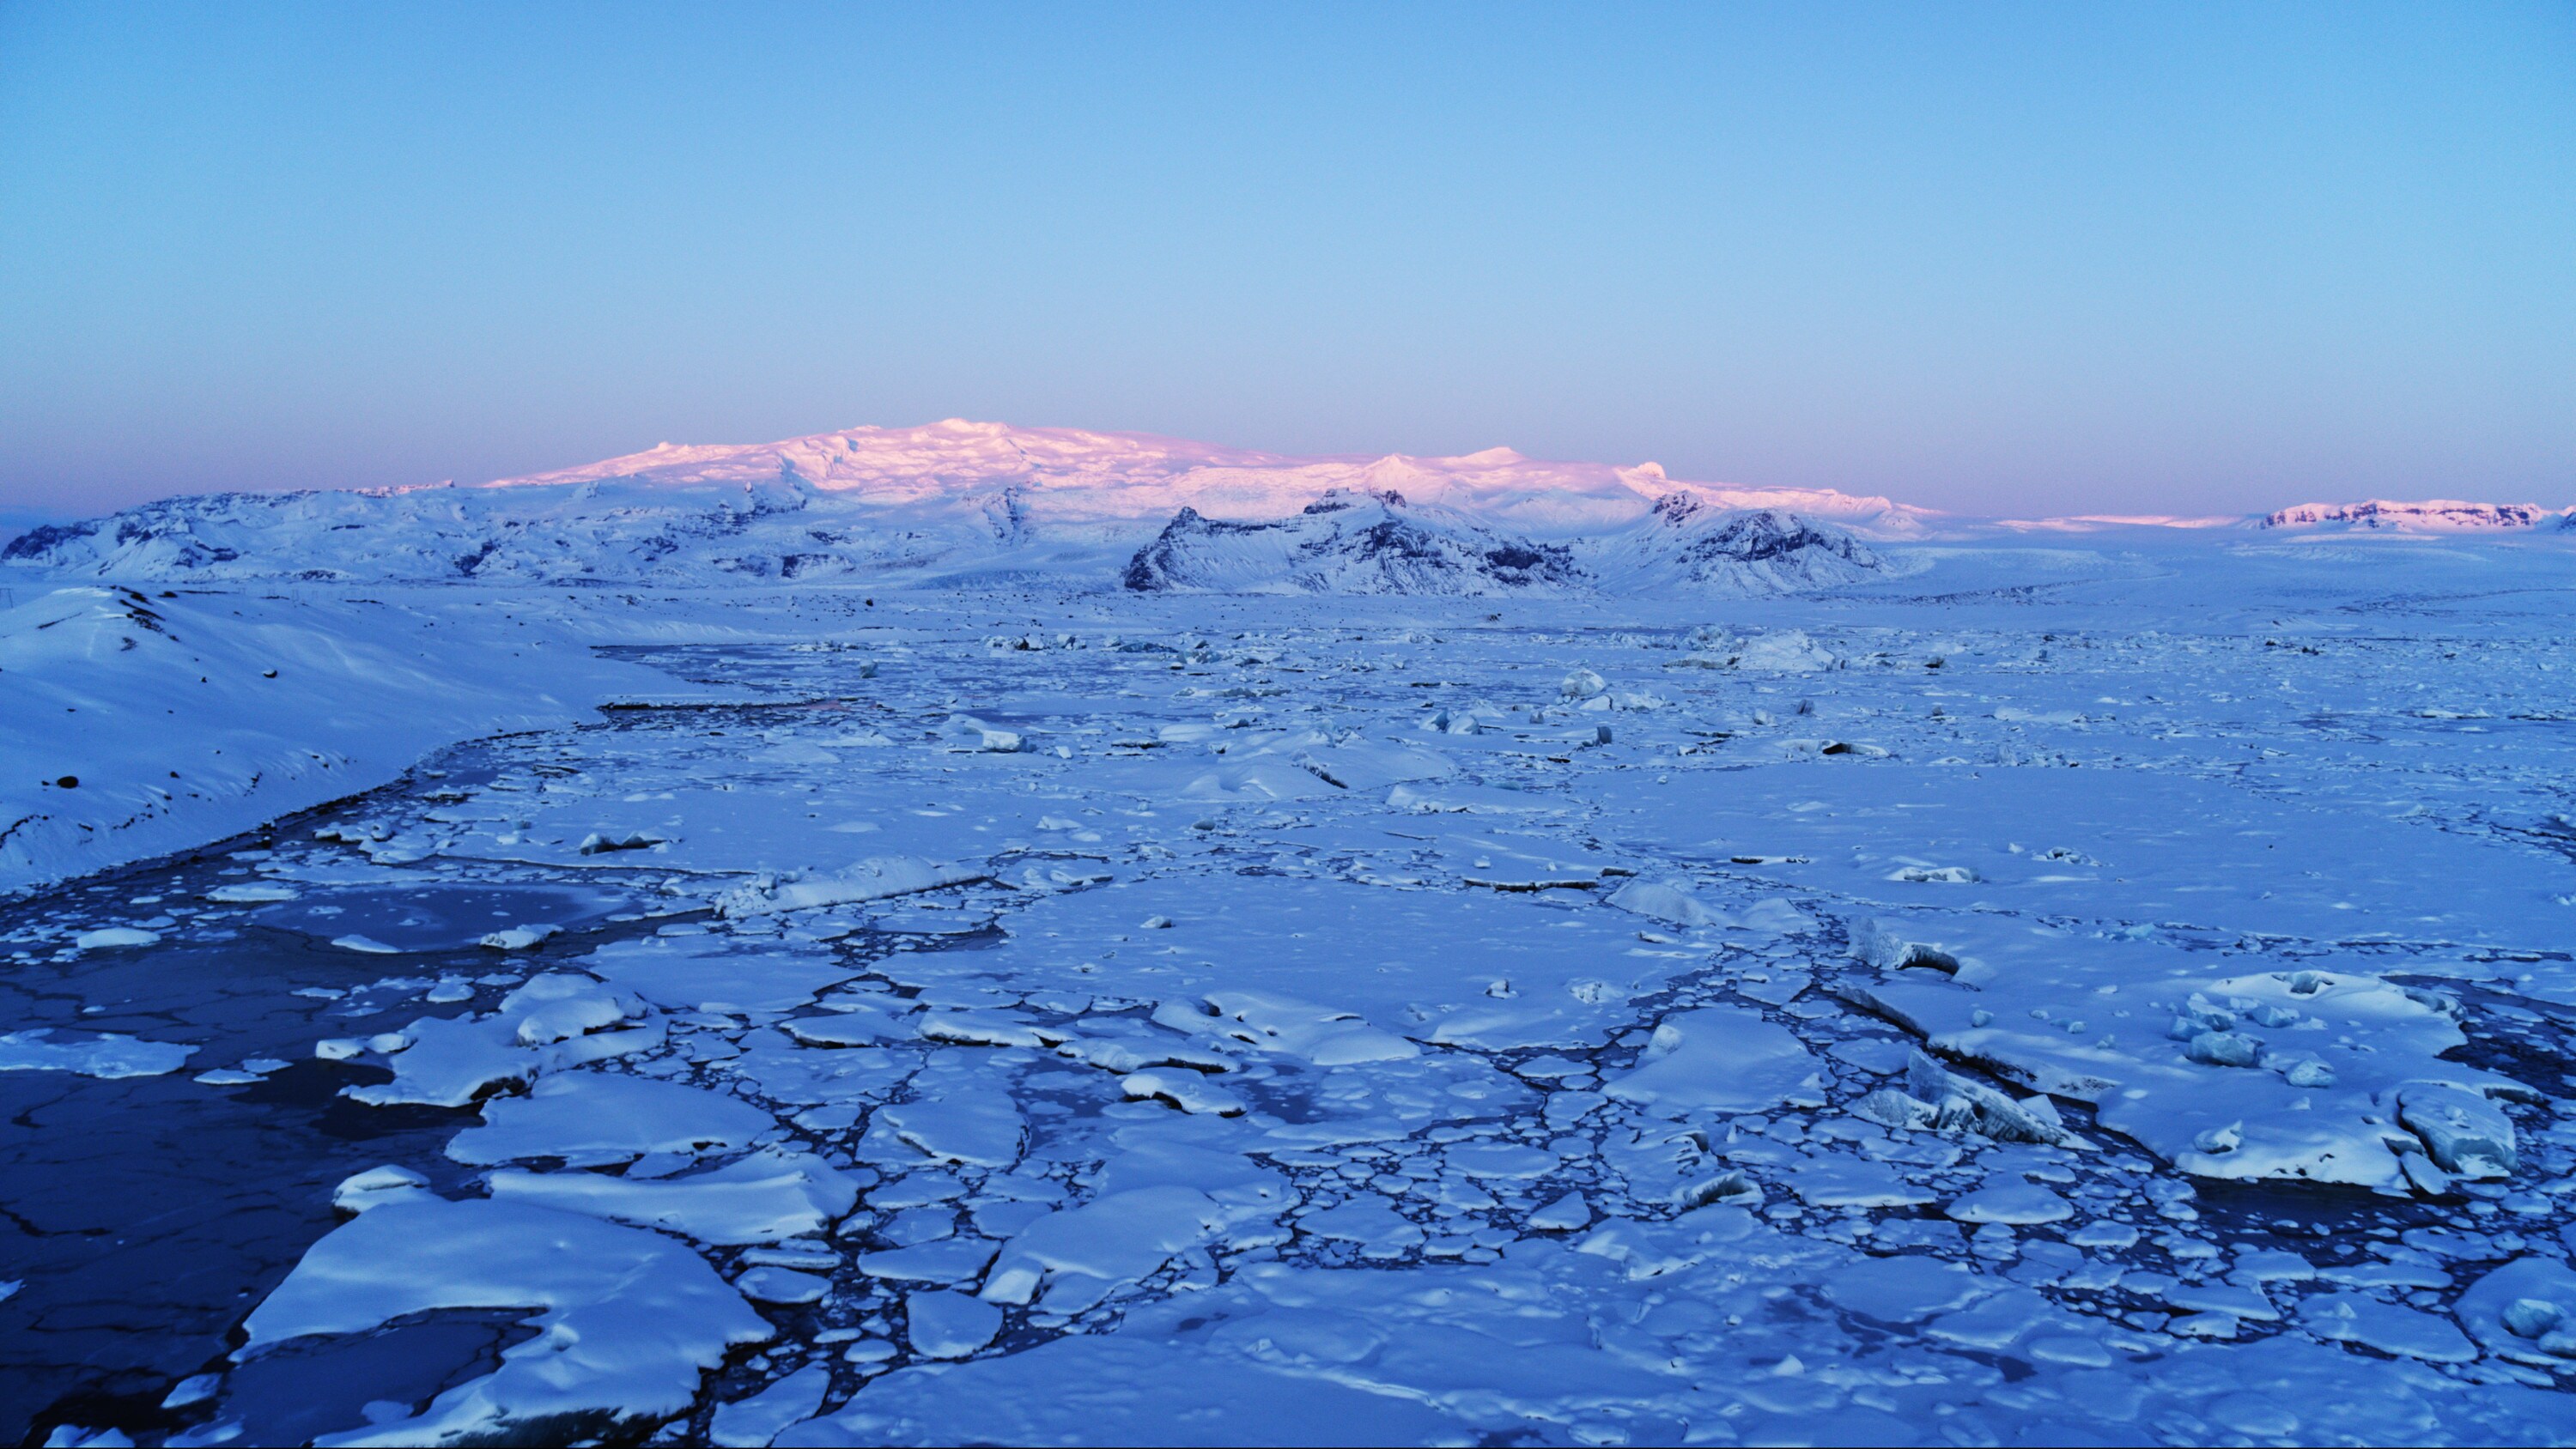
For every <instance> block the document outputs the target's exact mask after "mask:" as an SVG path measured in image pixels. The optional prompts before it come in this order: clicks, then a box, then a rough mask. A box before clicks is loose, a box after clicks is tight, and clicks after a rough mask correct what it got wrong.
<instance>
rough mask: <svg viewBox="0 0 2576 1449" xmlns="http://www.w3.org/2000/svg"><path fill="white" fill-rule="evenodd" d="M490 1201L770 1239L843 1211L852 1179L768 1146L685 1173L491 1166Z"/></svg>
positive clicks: (710, 1236)
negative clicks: (639, 1175)
mask: <svg viewBox="0 0 2576 1449" xmlns="http://www.w3.org/2000/svg"><path fill="white" fill-rule="evenodd" d="M491 1191H492V1196H493V1198H494V1199H495V1200H498V1201H508V1202H524V1203H533V1204H536V1205H538V1206H542V1207H548V1208H557V1209H561V1210H563V1211H566V1212H576V1213H586V1214H589V1215H590V1216H593V1217H602V1218H609V1219H613V1220H615V1221H618V1222H625V1223H634V1224H637V1225H639V1226H644V1227H654V1228H660V1229H662V1230H664V1231H666V1232H673V1233H678V1234H680V1235H681V1236H683V1237H688V1238H695V1239H697V1240H698V1241H700V1242H703V1243H775V1242H778V1241H781V1240H782V1239H786V1238H795V1237H803V1236H805V1235H807V1234H809V1233H813V1232H815V1231H817V1230H819V1229H821V1228H822V1227H823V1226H824V1225H825V1224H827V1223H829V1222H831V1221H832V1220H834V1219H836V1218H838V1217H840V1216H841V1215H842V1214H844V1213H846V1212H848V1211H849V1210H850V1207H851V1205H852V1204H853V1203H855V1202H857V1201H858V1195H859V1194H858V1187H857V1185H856V1184H854V1183H852V1182H851V1181H850V1180H849V1179H848V1178H847V1177H845V1176H843V1175H842V1174H841V1173H840V1172H839V1171H837V1170H835V1169H834V1168H833V1167H832V1166H831V1165H830V1164H828V1163H826V1162H824V1161H823V1160H822V1159H821V1158H819V1157H816V1156H814V1155H813V1154H811V1153H804V1152H783V1151H779V1150H776V1149H771V1150H767V1151H762V1152H755V1153H753V1154H751V1155H750V1156H748V1157H745V1158H743V1159H741V1160H740V1161H737V1162H731V1163H727V1164H725V1165H724V1166H722V1167H718V1168H715V1169H713V1170H711V1171H708V1172H702V1173H699V1174H697V1175H696V1176H693V1177H680V1178H664V1179H659V1180H655V1181H647V1182H637V1181H634V1180H631V1179H628V1178H618V1177H606V1176H603V1175H601V1174H599V1173H595V1172H546V1173H537V1172H521V1171H517V1170H515V1169H504V1170H503V1171H500V1172H496V1173H493V1174H492V1178H491Z"/></svg>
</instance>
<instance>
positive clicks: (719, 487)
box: [0, 420, 1933, 593]
mask: <svg viewBox="0 0 2576 1449" xmlns="http://www.w3.org/2000/svg"><path fill="white" fill-rule="evenodd" d="M1790 509H1794V510H1796V512H1795V514H1794V515H1793V514H1791V513H1789V512H1786V511H1784V510H1790ZM1748 510H1749V511H1748ZM1932 516H1933V515H1931V514H1929V513H1928V512H1926V511H1925V510H1921V509H1912V508H1906V507H1903V506H1901V505H1898V504H1894V503H1891V502H1889V501H1888V500H1886V499H1884V498H1860V497H1854V496H1851V495H1848V494H1842V493H1834V492H1830V491H1820V490H1794V489H1728V488H1722V487H1718V486H1715V485H1710V484H1700V483H1690V482H1682V481H1676V480H1673V479H1670V478H1667V477H1666V476H1665V475H1664V471H1663V469H1662V468H1661V467H1660V466H1658V465H1656V464H1653V463H1644V464H1639V465H1638V466H1636V467H1633V468H1617V467H1612V466H1609V465H1607V464H1598V463H1555V462H1541V461H1535V460H1532V459H1527V458H1523V457H1522V456H1520V455H1519V454H1517V453H1514V452H1512V451H1511V450H1509V449H1504V448H1496V449H1489V450H1487V451H1485V452H1481V453H1473V454H1469V455H1466V456H1464V457H1457V458H1411V457H1403V456H1387V457H1381V458H1360V457H1343V458H1294V457H1285V456H1281V455H1277V454H1270V453H1259V452H1252V451H1248V450H1243V449H1229V448H1220V447H1215V446H1212V445H1209V444H1203V443H1192V442H1185V441H1181V440H1178V439H1171V438H1158V437H1151V436H1147V435H1143V434H1127V433H1092V432H1082V431H1077V430H1072V429H1059V428H1011V427H1005V426H1003V425H1000V424H995V423H969V422H960V421H953V420H952V421H949V422H944V423H934V424H931V425H929V426H926V427H919V428H856V429H852V430H850V431H847V432H842V433H829V434H822V435H819V436H816V437H811V438H799V439H793V440H790V441H788V442H784V443H770V444H760V445H755V446H748V447H677V446H673V445H669V444H664V445H662V446H660V447H657V448H653V449H651V450H649V451H647V452H643V453H636V454H630V455H628V456H626V457H622V458H612V459H609V460H607V461H604V462H600V463H594V464H590V465H588V466H586V467H582V468H571V469H564V470H560V471H557V472H551V473H540V474H534V475H530V476H528V477H525V478H514V479H504V480H501V481H499V482H495V483H489V484H483V485H480V486H473V487H456V486H452V485H440V486H436V487H428V488H408V489H391V490H371V491H350V492H328V491H325V492H301V493H280V494H263V493H222V494H209V495H201V496H195V497H182V498H171V499H164V500H161V501H159V502H155V503H150V504H145V505H143V506H141V507H137V508H132V509H128V510H126V511H124V512H122V513H118V514H114V515H111V516H109V517H107V518H102V519H93V520H88V521H84V522H80V523H74V524H68V525H59V526H53V527H46V528H39V529H35V530H33V531H31V532H29V533H27V534H25V535H23V536H21V537H19V538H18V539H16V540H15V541H14V542H12V543H10V544H9V545H8V546H7V548H6V549H5V550H0V561H6V562H9V563H13V564H18V565H21V566H28V567H36V568H44V569H47V570H51V571H58V572H67V573H72V574H76V575H80V576H86V577H96V578H106V579H133V580H153V581H165V582H166V581H176V580H180V579H200V580H221V579H254V578H278V577H292V578H305V579H314V580H348V581H446V582H454V581H461V580H483V581H516V582H549V583H555V582H573V581H587V582H612V583H642V582H655V583H721V582H727V581H736V580H746V579H752V580H777V579H822V578H836V577H864V578H870V579H875V578H880V577H882V578H886V579H888V580H889V581H902V580H916V581H918V580H928V579H933V578H949V579H956V578H960V577H971V576H974V575H978V574H984V575H993V574H1000V575H1009V576H1015V577H1038V576H1045V577H1054V578H1059V579H1062V580H1064V581H1067V582H1074V581H1081V580H1090V581H1094V582H1097V583H1099V584H1101V585H1103V586H1109V585H1113V584H1116V583H1118V582H1122V581H1123V582H1125V583H1127V584H1128V585H1129V586H1131V587H1137V588H1146V589H1166V588H1190V589H1214V590H1227V591H1238V590H1290V591H1299V592H1365V593H1481V592H1489V591H1493V590H1503V589H1509V590H1522V589H1530V588H1543V589H1565V588H1581V587H1588V586H1591V585H1593V584H1596V583H1609V584H1613V585H1615V586H1619V587H1656V586H1665V585H1678V586H1686V587H1692V588H1716V589H1719V590H1721V591H1725V592H1738V593H1767V592H1777V591H1780V590H1783V589H1795V588H1810V587H1816V586H1819V585H1824V584H1832V583H1839V582H1846V581H1849V580H1850V579H1852V578H1856V577H1859V576H1862V575H1863V574H1865V573H1866V572H1867V571H1868V570H1870V569H1872V568H1874V567H1875V566H1876V564H1875V559H1874V557H1873V556H1872V555H1871V554H1870V553H1869V552H1868V550H1867V549H1865V548H1862V547H1861V546H1860V545H1858V544H1857V543H1855V542H1853V541H1852V540H1851V538H1850V537H1849V535H1848V534H1846V533H1844V532H1843V531H1842V529H1841V528H1839V527H1835V526H1833V525H1829V524H1826V523H1822V522H1819V521H1817V520H1819V519H1832V520H1834V523H1835V524H1840V525H1843V526H1846V527H1858V528H1863V529H1867V530H1869V531H1871V532H1874V533H1878V534H1881V535H1892V536H1900V537H1902V536H1907V535H1910V534H1913V533H1917V532H1919V531H1920V530H1921V529H1922V527H1923V525H1924V522H1925V520H1926V519H1928V518H1931V517H1932ZM1737 518H1742V519H1744V520H1745V521H1744V522H1743V523H1741V524H1740V525H1737V524H1732V523H1731V522H1730V521H1731V520H1734V519H1737ZM1586 560H1590V561H1591V562H1589V563H1587V562H1585V561H1586Z"/></svg>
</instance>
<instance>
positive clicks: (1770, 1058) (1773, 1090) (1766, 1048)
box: [1604, 1006, 1823, 1116]
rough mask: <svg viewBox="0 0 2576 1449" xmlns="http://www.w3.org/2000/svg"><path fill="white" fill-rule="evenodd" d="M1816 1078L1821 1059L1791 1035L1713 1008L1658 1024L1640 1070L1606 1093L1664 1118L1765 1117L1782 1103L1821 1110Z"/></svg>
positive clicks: (1743, 1015) (1741, 1014)
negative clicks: (1736, 1114) (1703, 1113)
mask: <svg viewBox="0 0 2576 1449" xmlns="http://www.w3.org/2000/svg"><path fill="white" fill-rule="evenodd" d="M1816 1070H1817V1068H1816V1061H1815V1058H1813V1057H1811V1056H1809V1055H1808V1054H1807V1049H1806V1047H1805V1046H1804V1045H1803V1044H1801V1043H1800V1042H1799V1040H1798V1039H1797V1038H1796V1037H1794V1036H1792V1035H1790V1034H1789V1032H1788V1031H1787V1030H1786V1029H1785V1028H1782V1027H1778V1026H1774V1025H1773V1024H1771V1023H1770V1022H1768V1021H1765V1020H1763V1019H1762V1018H1761V1017H1759V1016H1756V1015H1755V1014H1753V1013H1752V1012H1749V1011H1741V1010H1737V1009H1735V1008H1732V1007H1723V1006H1714V1007H1706V1008H1703V1009H1701V1010H1698V1011H1685V1012H1678V1013H1675V1014H1674V1015H1671V1016H1667V1017H1665V1018H1664V1019H1663V1020H1662V1021H1661V1022H1659V1023H1657V1025H1656V1027H1655V1031H1654V1035H1653V1036H1652V1037H1651V1038H1650V1039H1649V1040H1648V1042H1647V1044H1646V1050H1645V1054H1644V1056H1643V1058H1642V1059H1641V1060H1640V1062H1639V1064H1638V1066H1637V1068H1636V1070H1634V1071H1632V1072H1629V1073H1628V1074H1627V1075H1625V1076H1623V1077H1621V1078H1619V1079H1618V1080H1617V1081H1614V1082H1612V1083H1610V1085H1609V1086H1608V1087H1607V1088H1605V1089H1604V1090H1606V1091H1607V1092H1608V1093H1609V1095H1611V1096H1613V1097H1616V1098H1618V1099H1620V1100H1621V1101H1626V1102H1634V1103H1637V1104H1638V1105H1640V1106H1643V1107H1646V1108H1649V1109H1650V1110H1652V1111H1654V1112H1655V1113H1656V1114H1658V1115H1660V1116H1681V1115H1684V1114H1687V1113H1690V1112H1700V1111H1711V1112H1759V1111H1762V1110H1763V1109H1765V1108H1768V1107H1774V1106H1778V1105H1780V1104H1781V1103H1783V1102H1794V1103H1799V1104H1804V1105H1822V1102H1823V1098H1822V1096H1821V1094H1820V1093H1819V1092H1818V1091H1817V1089H1816Z"/></svg>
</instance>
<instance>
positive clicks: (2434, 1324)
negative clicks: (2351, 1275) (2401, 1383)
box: [2299, 1293, 2478, 1363]
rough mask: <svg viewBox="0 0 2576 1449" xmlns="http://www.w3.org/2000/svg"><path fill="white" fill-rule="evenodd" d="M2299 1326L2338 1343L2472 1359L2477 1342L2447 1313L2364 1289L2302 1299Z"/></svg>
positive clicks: (2436, 1358) (2439, 1358)
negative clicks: (2436, 1314)
mask: <svg viewBox="0 0 2576 1449" xmlns="http://www.w3.org/2000/svg"><path fill="white" fill-rule="evenodd" d="M2299 1326H2300V1327H2301V1328H2304V1329H2306V1330H2307V1331H2308V1332H2310V1333H2313V1334H2315V1335H2316V1336H2317V1337H2319V1338H2323V1339H2330V1340H2332V1341H2334V1342H2336V1343H2358V1344H2361V1345H2363V1346H2364V1347H2367V1348H2375V1349H2378V1350H2379V1351H2380V1352H2381V1353H2386V1354H2394V1355H2396V1356H2398V1357H2400V1358H2420V1359H2426V1360H2429V1361H2431V1362H2433V1363H2467V1362H2468V1361H2469V1360H2471V1359H2473V1358H2476V1357H2477V1356H2478V1350H2477V1346H2476V1345H2475V1344H2472V1343H2470V1342H2469V1340H2468V1338H2467V1337H2466V1336H2465V1335H2464V1334H2462V1333H2461V1332H2460V1331H2459V1330H2458V1329H2457V1328H2454V1327H2452V1326H2451V1322H2450V1320H2449V1319H2446V1318H2436V1317H2434V1316H2433V1315H2432V1314H2430V1313H2420V1312H2417V1311H2416V1310H2415V1309H2412V1308H2400V1307H2399V1306H2397V1305H2396V1304H2394V1303H2383V1302H2381V1301H2379V1300H2378V1299H2376V1298H2372V1297H2369V1296H2367V1295H2365V1294H2360V1293H2326V1294H2321V1295H2319V1296H2317V1297H2314V1298H2310V1299H2308V1300H2307V1301H2306V1302H2304V1303H2301V1304H2300V1305H2299Z"/></svg>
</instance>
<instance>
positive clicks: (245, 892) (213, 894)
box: [206, 881, 298, 906]
mask: <svg viewBox="0 0 2576 1449" xmlns="http://www.w3.org/2000/svg"><path fill="white" fill-rule="evenodd" d="M297 894H298V893H297V891H296V890H295V888H294V887H293V886H284V885H279V884H277V883H276V882H275V881H236V882H233V883H232V884H230V885H219V886H217V887H215V888H214V889H213V890H210V891H208V892H206V899H207V900H210V901H216V902H219V903H221V904H223V905H228V906H249V905H265V904H268V903H269V902H272V901H291V900H294V899H295V898H296V895H297Z"/></svg>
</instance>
